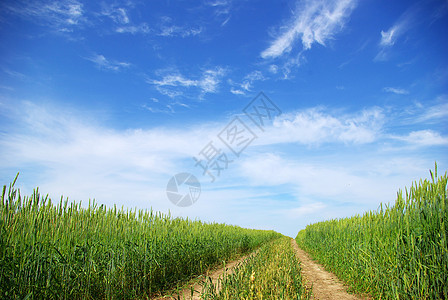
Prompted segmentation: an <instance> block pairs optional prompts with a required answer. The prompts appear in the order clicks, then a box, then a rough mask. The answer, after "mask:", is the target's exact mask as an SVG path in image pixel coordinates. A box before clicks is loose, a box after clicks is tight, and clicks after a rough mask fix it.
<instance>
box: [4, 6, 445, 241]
mask: <svg viewBox="0 0 448 300" xmlns="http://www.w3.org/2000/svg"><path fill="white" fill-rule="evenodd" d="M447 28H448V1H436V0H434V1H432V0H430V1H392V2H391V1H371V0H366V1H354V0H319V1H310V0H305V1H255V0H254V1H232V0H210V1H207V0H203V1H195V2H193V1H151V2H149V1H134V0H128V1H118V0H117V1H110V2H106V1H78V0H62V1H37V0H36V1H2V3H1V4H0V38H1V42H0V116H1V119H0V144H1V148H0V155H1V157H2V166H1V167H0V178H1V180H2V182H3V183H4V184H7V183H9V182H10V181H11V180H12V179H13V178H14V176H15V174H16V173H17V172H18V171H20V173H21V175H20V179H19V186H20V188H21V190H22V192H23V193H30V192H31V191H32V189H33V188H34V187H36V186H39V187H40V190H41V192H42V193H44V194H46V193H48V194H50V195H51V196H52V197H53V198H55V199H59V198H60V197H61V195H64V197H69V199H71V200H76V201H80V200H82V201H84V202H87V201H88V199H89V198H92V199H93V198H95V199H96V201H97V202H98V203H104V204H106V205H109V206H111V205H113V204H117V205H119V206H121V205H123V206H125V207H129V208H134V207H137V208H144V209H149V208H151V207H152V208H153V209H154V210H158V211H162V212H168V211H170V212H171V213H172V214H173V215H175V216H183V217H187V216H188V217H190V218H193V219H194V218H199V219H201V220H204V221H217V222H225V223H229V224H236V225H240V226H244V227H252V228H263V229H274V230H277V231H280V232H282V233H284V234H287V235H290V236H295V235H296V233H297V232H298V231H299V230H300V229H302V228H304V227H305V226H306V225H307V224H310V223H312V222H316V221H319V220H324V219H329V218H339V217H345V216H351V215H353V214H356V213H362V212H364V211H366V210H370V209H376V208H377V207H378V205H379V203H380V202H383V203H387V202H393V201H394V200H395V196H396V192H397V190H398V189H400V188H401V189H403V188H404V187H405V186H409V185H410V184H411V183H412V182H413V181H414V180H418V179H419V178H421V177H427V176H428V170H429V169H433V168H434V162H435V161H437V163H438V165H439V171H445V170H447V167H448V157H447V154H446V153H448V151H447V150H448V130H447V125H448V122H447V119H448V118H447V116H448V89H447V87H448V55H447V54H446V53H448V38H447V36H448V35H447V34H446V32H447ZM261 91H263V92H264V94H265V95H266V96H267V97H268V98H269V99H270V100H271V101H272V103H274V104H275V105H276V106H277V107H278V108H279V109H280V110H281V112H282V113H281V114H277V113H276V114H273V115H272V118H267V119H266V120H265V121H266V122H265V124H264V127H263V128H262V129H261V128H259V127H257V126H256V125H255V124H254V123H253V122H252V121H251V120H250V119H249V118H248V116H247V115H245V114H244V112H243V109H244V108H245V107H246V106H247V105H248V104H249V103H250V102H251V101H252V99H254V97H256V96H257V95H258V94H259V92H261ZM236 116H238V117H239V118H240V120H241V122H243V123H244V124H245V125H246V126H247V127H248V128H249V129H250V130H251V131H252V133H253V134H254V136H256V138H254V139H253V141H251V142H250V144H248V145H247V147H246V148H244V149H243V151H242V152H241V154H240V155H239V156H236V155H235V154H234V153H232V152H231V151H230V150H229V149H228V148H226V146H225V145H224V144H223V143H222V141H221V140H220V139H219V137H218V135H219V133H220V132H222V130H224V129H225V128H226V126H227V125H228V124H229V123H230V122H231V121H232V120H233V119H234V117H236ZM209 142H212V143H213V145H214V146H215V148H216V149H218V150H220V151H221V152H220V153H221V154H225V155H226V157H227V158H228V160H229V163H228V165H227V168H226V169H223V170H222V171H221V173H220V174H219V176H218V174H217V173H216V174H215V175H216V176H215V177H216V180H215V181H214V182H211V180H210V179H211V177H210V176H208V175H207V174H205V175H204V173H203V171H202V169H201V168H200V167H199V166H198V165H195V164H196V163H195V161H194V160H193V157H199V156H200V153H201V151H202V150H204V148H205V147H206V146H207V145H208V144H209ZM230 161H231V162H230ZM211 171H213V169H211ZM180 172H189V173H191V174H194V175H195V176H196V177H197V178H198V180H199V181H200V182H201V187H202V192H201V196H200V198H199V199H198V201H197V202H196V203H194V204H193V205H192V206H190V207H185V208H182V207H177V206H175V205H173V204H172V203H171V202H170V201H169V200H168V199H167V195H166V192H165V189H166V186H167V182H168V181H169V179H170V178H171V177H172V176H173V175H175V174H177V173H180Z"/></svg>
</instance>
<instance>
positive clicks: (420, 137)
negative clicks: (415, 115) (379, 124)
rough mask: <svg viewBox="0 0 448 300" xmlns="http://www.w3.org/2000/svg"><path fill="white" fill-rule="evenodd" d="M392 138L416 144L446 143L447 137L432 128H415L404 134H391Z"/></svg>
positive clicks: (437, 144) (447, 141)
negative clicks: (415, 129)
mask: <svg viewBox="0 0 448 300" xmlns="http://www.w3.org/2000/svg"><path fill="white" fill-rule="evenodd" d="M392 138H395V139H397V140H401V141H405V142H407V143H409V144H412V145H417V146H440V145H448V137H443V136H441V135H440V133H439V132H436V131H434V130H417V131H412V132H410V133H409V134H408V135H406V136H392Z"/></svg>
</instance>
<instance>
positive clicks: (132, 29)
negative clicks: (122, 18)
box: [115, 23, 151, 34]
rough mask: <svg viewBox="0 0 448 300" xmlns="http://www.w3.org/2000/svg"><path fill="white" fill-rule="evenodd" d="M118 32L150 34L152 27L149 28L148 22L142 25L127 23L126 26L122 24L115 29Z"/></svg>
mask: <svg viewBox="0 0 448 300" xmlns="http://www.w3.org/2000/svg"><path fill="white" fill-rule="evenodd" d="M115 31H116V32H118V33H130V34H137V33H142V34H148V33H150V32H151V28H149V26H148V24H146V23H142V24H140V25H137V26H136V25H126V26H120V27H117V29H115Z"/></svg>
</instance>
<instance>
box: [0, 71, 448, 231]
mask: <svg viewBox="0 0 448 300" xmlns="http://www.w3.org/2000/svg"><path fill="white" fill-rule="evenodd" d="M184 81H185V82H187V83H188V82H189V81H188V79H185V78H184ZM148 102H149V103H150V104H148V105H147V107H146V109H148V108H152V109H153V110H156V109H159V108H160V109H161V108H163V106H162V105H164V103H163V101H162V100H160V101H159V100H158V99H157V100H154V99H149V101H148ZM10 103H11V105H13V106H14V110H11V109H8V108H7V107H5V105H6V104H4V105H2V109H1V110H0V114H2V117H5V118H6V119H7V120H11V123H12V124H13V126H12V127H11V128H12V130H8V131H6V132H4V133H2V134H1V135H0V155H1V156H2V157H6V158H7V159H6V160H4V162H3V164H2V168H1V169H0V174H1V175H2V176H3V178H6V177H7V176H12V177H13V175H15V174H14V173H13V174H10V175H9V172H11V170H13V172H16V171H21V175H20V177H19V184H22V183H23V184H24V186H25V188H26V187H27V189H25V190H22V191H23V193H24V194H27V193H28V192H30V188H32V187H35V186H37V185H38V186H39V187H40V190H41V191H42V192H43V193H50V196H52V198H53V199H54V200H57V199H59V198H60V195H62V194H63V195H65V196H68V197H69V199H70V200H78V201H79V200H83V201H84V202H86V201H87V200H88V199H89V198H92V199H93V198H96V199H97V200H98V201H99V202H100V203H104V204H106V205H108V206H111V205H113V204H117V205H118V206H121V205H125V206H126V207H128V208H130V207H138V208H146V209H149V208H150V207H152V208H153V209H154V210H156V211H164V212H167V211H168V209H170V210H171V212H172V214H173V215H174V216H184V217H186V216H188V217H190V218H193V219H194V218H196V217H198V218H200V219H202V220H205V221H218V222H226V223H228V224H237V225H240V226H248V227H259V228H260V227H262V228H274V229H276V230H279V231H281V232H283V233H286V234H289V235H291V236H293V235H295V234H296V233H297V231H298V230H299V229H300V228H303V227H304V226H305V225H306V224H307V223H309V222H311V221H318V220H322V218H334V217H343V216H348V215H351V214H353V213H357V212H362V211H363V210H365V209H375V208H376V207H377V205H378V203H379V202H381V201H382V202H388V201H394V199H395V194H396V191H397V189H398V188H403V187H404V186H405V185H408V186H409V184H410V183H411V182H412V181H413V180H416V179H418V178H420V177H422V176H426V175H427V170H428V168H430V167H432V163H433V161H434V159H437V161H438V163H439V167H441V168H442V169H443V168H444V167H445V165H446V163H447V161H446V159H445V160H443V159H442V161H440V160H439V159H438V158H440V157H442V156H441V155H439V157H438V156H437V155H436V156H433V154H430V155H425V153H426V152H425V151H423V152H415V151H419V150H418V149H420V148H418V147H416V148H414V150H412V149H411V150H409V149H410V148H407V149H405V151H402V150H400V151H395V152H394V151H388V152H385V151H382V149H381V142H382V141H379V142H378V143H374V144H370V143H369V141H370V140H372V139H375V138H376V136H377V135H378V134H379V132H380V131H381V130H382V127H381V124H382V122H383V118H384V117H383V114H384V112H383V111H382V110H380V109H378V108H371V109H366V110H365V111H360V112H355V113H352V114H350V115H341V114H337V113H335V112H331V111H330V110H324V109H323V108H320V109H319V108H315V109H309V110H304V111H300V112H295V113H290V114H285V118H283V119H279V120H277V121H276V122H277V124H274V126H273V127H271V128H266V132H265V133H264V134H263V135H261V136H260V139H259V140H260V143H258V144H254V145H251V146H250V150H249V148H248V150H247V151H248V152H247V153H245V154H244V155H243V156H241V157H240V158H239V159H238V160H236V161H235V162H233V163H232V164H231V165H230V166H229V169H228V170H225V171H226V172H225V173H224V172H223V174H222V176H221V177H220V178H219V180H218V181H217V182H216V183H214V184H209V183H208V182H207V178H206V177H201V173H202V171H201V170H199V169H198V168H195V167H194V162H193V160H192V156H195V155H197V153H198V152H199V151H200V150H201V149H202V148H203V147H204V146H205V144H207V142H208V141H210V140H212V139H213V138H216V134H217V133H218V132H220V130H221V129H222V128H223V127H224V126H225V123H223V124H215V123H213V124H200V123H198V124H196V125H194V126H182V127H181V128H150V129H127V130H116V129H112V128H107V127H104V126H102V125H101V124H98V121H97V120H101V119H102V116H98V115H91V116H89V115H86V113H85V112H77V111H73V110H70V109H66V108H55V107H48V106H47V105H37V104H32V103H30V102H21V103H17V102H10ZM167 104H168V105H172V107H174V105H179V106H181V104H180V103H179V104H176V103H175V102H174V103H167ZM156 105H161V106H156ZM166 109H168V107H166ZM148 110H150V109H148ZM5 111H8V114H5V113H4V112H5ZM2 112H3V113H2ZM366 129H369V130H371V131H372V132H371V133H369V134H367V135H366V134H365V132H364V130H366ZM271 131H272V133H271ZM307 131H310V133H307ZM275 135H279V136H281V138H280V139H274V138H273V136H275ZM313 135H316V137H313ZM439 137H440V136H439ZM437 138H438V136H437V133H435V132H430V131H414V132H411V133H409V135H408V136H405V137H404V138H403V139H402V140H399V139H395V140H396V141H398V142H404V143H408V141H407V140H406V139H409V140H413V141H415V140H419V142H420V143H423V144H428V143H429V142H428V141H430V140H432V142H431V144H434V140H436V139H437ZM442 141H443V142H444V143H445V144H444V145H446V138H442ZM278 142H281V143H282V144H281V145H277V143H278ZM326 142H333V143H337V145H332V147H331V148H330V150H328V148H327V147H325V145H324V143H326ZM347 142H349V143H348V144H347ZM297 143H301V144H305V145H312V149H309V147H301V145H297ZM362 143H368V144H362ZM355 144H356V145H355ZM360 144H362V147H364V148H362V149H363V150H362V151H360V150H359V146H360ZM319 145H322V147H319ZM325 149H326V150H325ZM415 149H417V150H415ZM318 151H323V152H320V153H318V154H316V152H318ZM412 151H414V152H412ZM442 158H443V157H442ZM444 164H445V165H444ZM184 171H187V172H192V173H194V172H197V173H195V174H196V175H198V173H199V175H198V177H199V179H200V180H201V184H202V185H203V191H202V192H203V194H202V195H201V198H200V200H199V201H198V202H197V203H195V205H194V206H192V207H189V208H185V209H180V208H177V207H175V206H173V205H172V204H171V203H170V202H169V201H168V200H167V198H166V194H165V188H166V184H167V181H168V179H169V178H170V177H171V176H172V175H174V174H176V173H178V172H184ZM285 195H286V198H285ZM217 212H219V214H218V213H217Z"/></svg>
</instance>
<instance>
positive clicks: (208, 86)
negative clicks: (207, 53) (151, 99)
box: [147, 67, 226, 98]
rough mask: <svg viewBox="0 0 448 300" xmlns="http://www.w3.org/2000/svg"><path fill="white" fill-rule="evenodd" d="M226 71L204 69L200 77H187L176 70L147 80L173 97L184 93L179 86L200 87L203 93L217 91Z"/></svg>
mask: <svg viewBox="0 0 448 300" xmlns="http://www.w3.org/2000/svg"><path fill="white" fill-rule="evenodd" d="M225 73H226V71H225V69H224V68H221V67H216V68H214V69H208V70H205V71H203V72H202V75H201V77H200V78H199V79H190V78H186V77H184V76H183V75H181V74H179V73H178V72H175V73H174V74H168V75H164V76H163V77H162V79H160V80H153V79H148V80H147V82H148V83H150V84H153V85H155V86H156V88H157V89H158V91H159V92H161V93H162V94H165V95H167V96H170V97H172V98H174V97H176V96H179V95H182V91H180V90H178V88H192V87H194V88H198V89H199V90H200V92H201V94H202V95H203V94H206V93H216V92H217V90H218V88H219V84H220V82H221V78H222V77H223V76H224V74H225ZM172 88H174V90H173V89H172Z"/></svg>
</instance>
